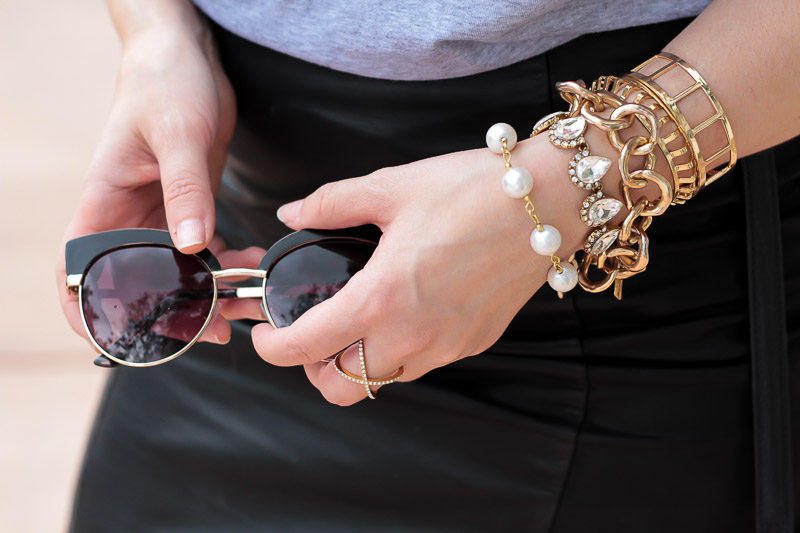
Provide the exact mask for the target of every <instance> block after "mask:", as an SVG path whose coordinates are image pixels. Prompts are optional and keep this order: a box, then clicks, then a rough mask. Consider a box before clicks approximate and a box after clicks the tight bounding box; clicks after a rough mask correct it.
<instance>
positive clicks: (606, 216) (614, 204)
mask: <svg viewBox="0 0 800 533" xmlns="http://www.w3.org/2000/svg"><path fill="white" fill-rule="evenodd" d="M620 209H622V202H620V201H619V200H617V199H616V198H603V199H601V200H597V201H596V202H594V203H593V204H592V206H591V207H590V208H589V220H588V221H587V222H588V223H589V225H590V226H600V225H602V224H605V223H606V222H608V221H609V220H611V219H612V218H614V216H615V215H616V214H617V213H619V210H620Z"/></svg>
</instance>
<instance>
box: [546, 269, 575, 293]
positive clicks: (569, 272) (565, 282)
mask: <svg viewBox="0 0 800 533" xmlns="http://www.w3.org/2000/svg"><path fill="white" fill-rule="evenodd" d="M547 283H549V284H550V287H552V288H553V290H554V291H558V292H569V291H571V290H572V289H574V288H575V285H577V284H578V271H577V270H576V269H575V266H574V265H573V264H572V263H561V274H559V273H558V271H557V270H556V267H552V268H550V271H549V272H548V273H547Z"/></svg>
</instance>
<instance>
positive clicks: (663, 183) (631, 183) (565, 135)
mask: <svg viewBox="0 0 800 533" xmlns="http://www.w3.org/2000/svg"><path fill="white" fill-rule="evenodd" d="M671 71H673V72H672V74H673V76H671V78H670V79H672V80H673V81H672V82H671V83H673V84H674V80H676V79H677V78H676V76H674V74H676V73H678V74H682V75H683V79H688V80H691V83H690V85H688V86H685V85H684V86H683V87H680V88H678V89H672V90H667V89H665V88H664V85H665V83H662V80H660V78H661V77H662V76H664V75H666V74H668V73H670V72H671ZM556 88H557V89H558V91H559V93H560V95H561V97H562V98H563V99H564V100H566V101H567V102H568V103H569V104H570V108H569V110H568V111H562V112H556V113H551V114H550V115H547V116H545V117H544V118H542V119H541V120H539V121H538V122H537V123H536V125H535V126H534V128H533V131H532V133H531V136H534V135H539V134H543V133H544V132H547V135H548V138H549V140H550V142H551V143H552V144H553V145H554V146H556V147H558V148H562V149H574V150H576V153H575V155H574V157H573V159H572V161H571V162H570V164H569V168H568V169H567V174H566V175H567V176H568V178H569V179H570V181H571V182H572V183H573V184H574V185H575V186H577V187H579V188H582V189H585V190H587V191H588V192H589V195H588V196H587V197H586V198H585V199H584V200H583V201H582V203H581V204H580V205H579V206H578V209H579V213H580V217H581V220H583V222H584V223H585V224H586V225H587V226H589V227H592V228H594V229H593V230H592V231H591V232H590V233H589V234H588V236H587V238H586V242H585V244H584V246H583V256H582V258H581V261H580V267H579V268H578V283H579V284H580V285H581V287H582V288H583V289H584V290H586V291H589V292H601V291H604V290H606V289H608V288H610V287H611V286H613V287H614V296H615V297H616V298H617V299H621V298H622V281H623V280H624V279H626V278H629V277H631V276H634V275H636V274H638V273H640V272H643V271H644V270H645V268H646V267H647V264H648V262H649V257H650V254H649V239H648V236H647V233H646V230H647V228H648V227H649V226H650V224H651V223H652V220H653V217H655V216H659V215H661V214H663V213H664V212H665V211H666V210H667V208H668V207H669V206H671V205H674V204H680V203H684V202H686V201H687V200H688V199H691V198H693V197H694V196H695V195H696V194H697V193H698V192H699V191H700V190H701V189H703V188H704V187H705V186H707V185H708V184H710V183H712V182H713V181H715V180H716V179H719V178H720V177H721V176H722V175H724V174H725V173H727V172H728V171H730V170H731V168H733V166H734V164H735V163H736V144H735V142H734V139H733V132H732V130H731V126H730V122H729V121H728V118H727V116H726V115H725V113H724V111H723V110H722V107H721V105H720V103H719V101H718V100H717V98H716V97H715V96H714V94H713V93H712V92H711V89H710V88H709V86H708V83H707V82H706V81H705V80H704V79H703V78H702V76H700V74H699V73H698V72H697V71H696V70H695V69H694V68H692V67H691V66H690V65H688V64H687V63H686V62H685V61H684V60H682V59H680V58H679V57H677V56H675V55H673V54H669V53H667V52H662V53H660V54H657V55H656V56H654V57H652V58H651V59H649V60H647V61H645V62H644V63H642V64H641V65H639V66H637V67H636V68H635V69H633V71H631V72H630V73H628V74H625V75H623V76H619V77H616V76H602V77H600V78H598V79H597V80H595V82H594V83H592V85H591V88H587V87H586V85H585V84H584V83H583V82H582V81H577V82H560V83H557V84H556ZM695 91H701V92H702V93H703V94H704V95H705V97H706V99H707V100H708V102H709V103H710V105H711V107H713V109H714V112H713V114H711V115H710V116H709V117H707V118H706V119H704V120H702V121H701V122H700V123H699V124H698V125H696V126H692V125H690V124H689V122H688V120H687V119H686V117H685V116H684V115H683V113H682V112H681V110H680V107H679V104H680V103H681V101H682V100H684V99H685V98H687V97H688V96H689V95H690V94H692V93H694V92H695ZM634 118H635V119H636V120H637V121H638V122H639V123H641V124H642V125H643V126H644V128H645V130H646V131H647V136H641V135H631V136H629V138H627V139H624V140H623V139H622V136H621V135H622V133H623V132H625V130H627V129H628V128H630V127H631V126H632V125H633V124H634ZM496 126H497V125H496ZM496 126H495V127H496ZM588 126H593V127H597V128H599V129H600V130H601V131H603V132H605V133H606V135H607V137H608V139H609V141H610V142H611V144H612V145H613V146H614V147H615V148H616V149H617V150H618V151H619V160H618V161H617V162H616V164H617V166H618V168H619V171H620V174H621V176H622V182H621V184H620V196H621V198H622V200H618V199H616V198H613V197H610V196H608V195H606V194H605V193H604V191H603V187H602V184H601V179H602V178H603V176H604V175H605V174H606V173H607V172H608V170H609V169H610V168H611V165H612V164H613V162H612V161H611V160H610V159H608V158H606V157H602V156H597V155H592V153H591V150H590V148H589V146H588V144H587V143H586V139H585V137H584V133H585V130H586V128H587V127H588ZM712 126H713V127H718V128H720V129H721V131H724V132H725V136H726V138H727V143H726V145H725V146H723V147H722V148H721V149H719V150H717V151H716V152H714V153H713V154H710V155H707V154H704V153H703V151H702V150H701V148H700V146H699V144H698V141H697V135H698V134H700V133H701V132H702V131H703V130H705V129H706V128H709V127H712ZM490 131H491V130H490ZM488 137H489V136H488V134H487V142H488ZM514 140H515V141H516V137H515V138H514ZM490 148H491V146H490ZM512 148H513V145H512ZM656 148H658V149H659V150H660V152H661V153H662V154H663V155H664V157H665V159H666V161H667V163H668V164H669V168H670V176H669V178H667V177H665V176H663V175H662V174H660V173H659V172H657V171H656V170H655V166H656ZM493 151H496V150H493ZM498 153H501V152H498ZM634 156H643V157H644V161H645V162H644V168H633V165H632V163H631V158H632V157H634ZM504 158H506V156H505V154H504ZM725 158H727V162H726V163H725V166H724V167H723V168H720V169H718V170H712V168H713V167H715V166H718V165H720V163H722V162H723V160H724V159H725ZM506 161H507V166H508V168H511V167H510V163H509V160H508V159H507V160H506ZM504 181H505V178H504ZM648 185H653V186H654V189H655V190H656V191H658V195H657V196H656V197H655V198H648V197H644V196H642V197H640V198H639V199H638V200H636V201H635V202H634V201H633V198H632V192H633V191H634V190H635V189H644V188H645V187H647V186H648ZM504 188H505V185H504ZM528 190H530V189H528ZM509 194H510V193H509ZM525 198H526V199H527V196H526V197H525ZM623 207H627V210H628V211H627V216H626V217H625V219H624V221H623V222H622V223H621V224H619V225H618V226H616V227H609V226H608V223H609V221H611V220H612V219H613V218H614V217H615V216H616V215H617V214H618V213H619V212H620V211H621V210H622V208H623ZM535 222H536V220H535ZM537 225H538V222H537ZM593 267H594V268H595V269H596V270H599V271H600V272H601V275H600V276H599V278H598V276H597V275H595V274H592V273H591V270H592V268H593ZM551 285H552V284H551Z"/></svg>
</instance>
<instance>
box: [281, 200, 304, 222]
mask: <svg viewBox="0 0 800 533" xmlns="http://www.w3.org/2000/svg"><path fill="white" fill-rule="evenodd" d="M301 207H303V200H296V201H294V202H291V203H288V204H283V205H282V206H280V207H279V208H278V220H280V221H281V222H283V223H284V224H287V223H290V222H294V221H295V220H297V219H298V218H300V208H301Z"/></svg>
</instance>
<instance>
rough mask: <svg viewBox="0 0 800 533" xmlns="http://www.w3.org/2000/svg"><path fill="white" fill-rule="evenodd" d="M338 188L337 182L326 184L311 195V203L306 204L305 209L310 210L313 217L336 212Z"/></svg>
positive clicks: (304, 204)
mask: <svg viewBox="0 0 800 533" xmlns="http://www.w3.org/2000/svg"><path fill="white" fill-rule="evenodd" d="M336 191H337V186H336V183H335V182H331V183H325V184H323V185H322V186H320V187H319V188H318V189H317V190H316V191H314V194H312V195H311V201H310V202H304V203H303V207H305V208H307V209H308V210H309V213H308V215H310V216H311V217H314V218H316V217H320V216H324V215H325V214H326V213H329V212H332V211H335V210H336V208H337V202H338V201H339V200H337V196H338V195H337V194H336Z"/></svg>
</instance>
